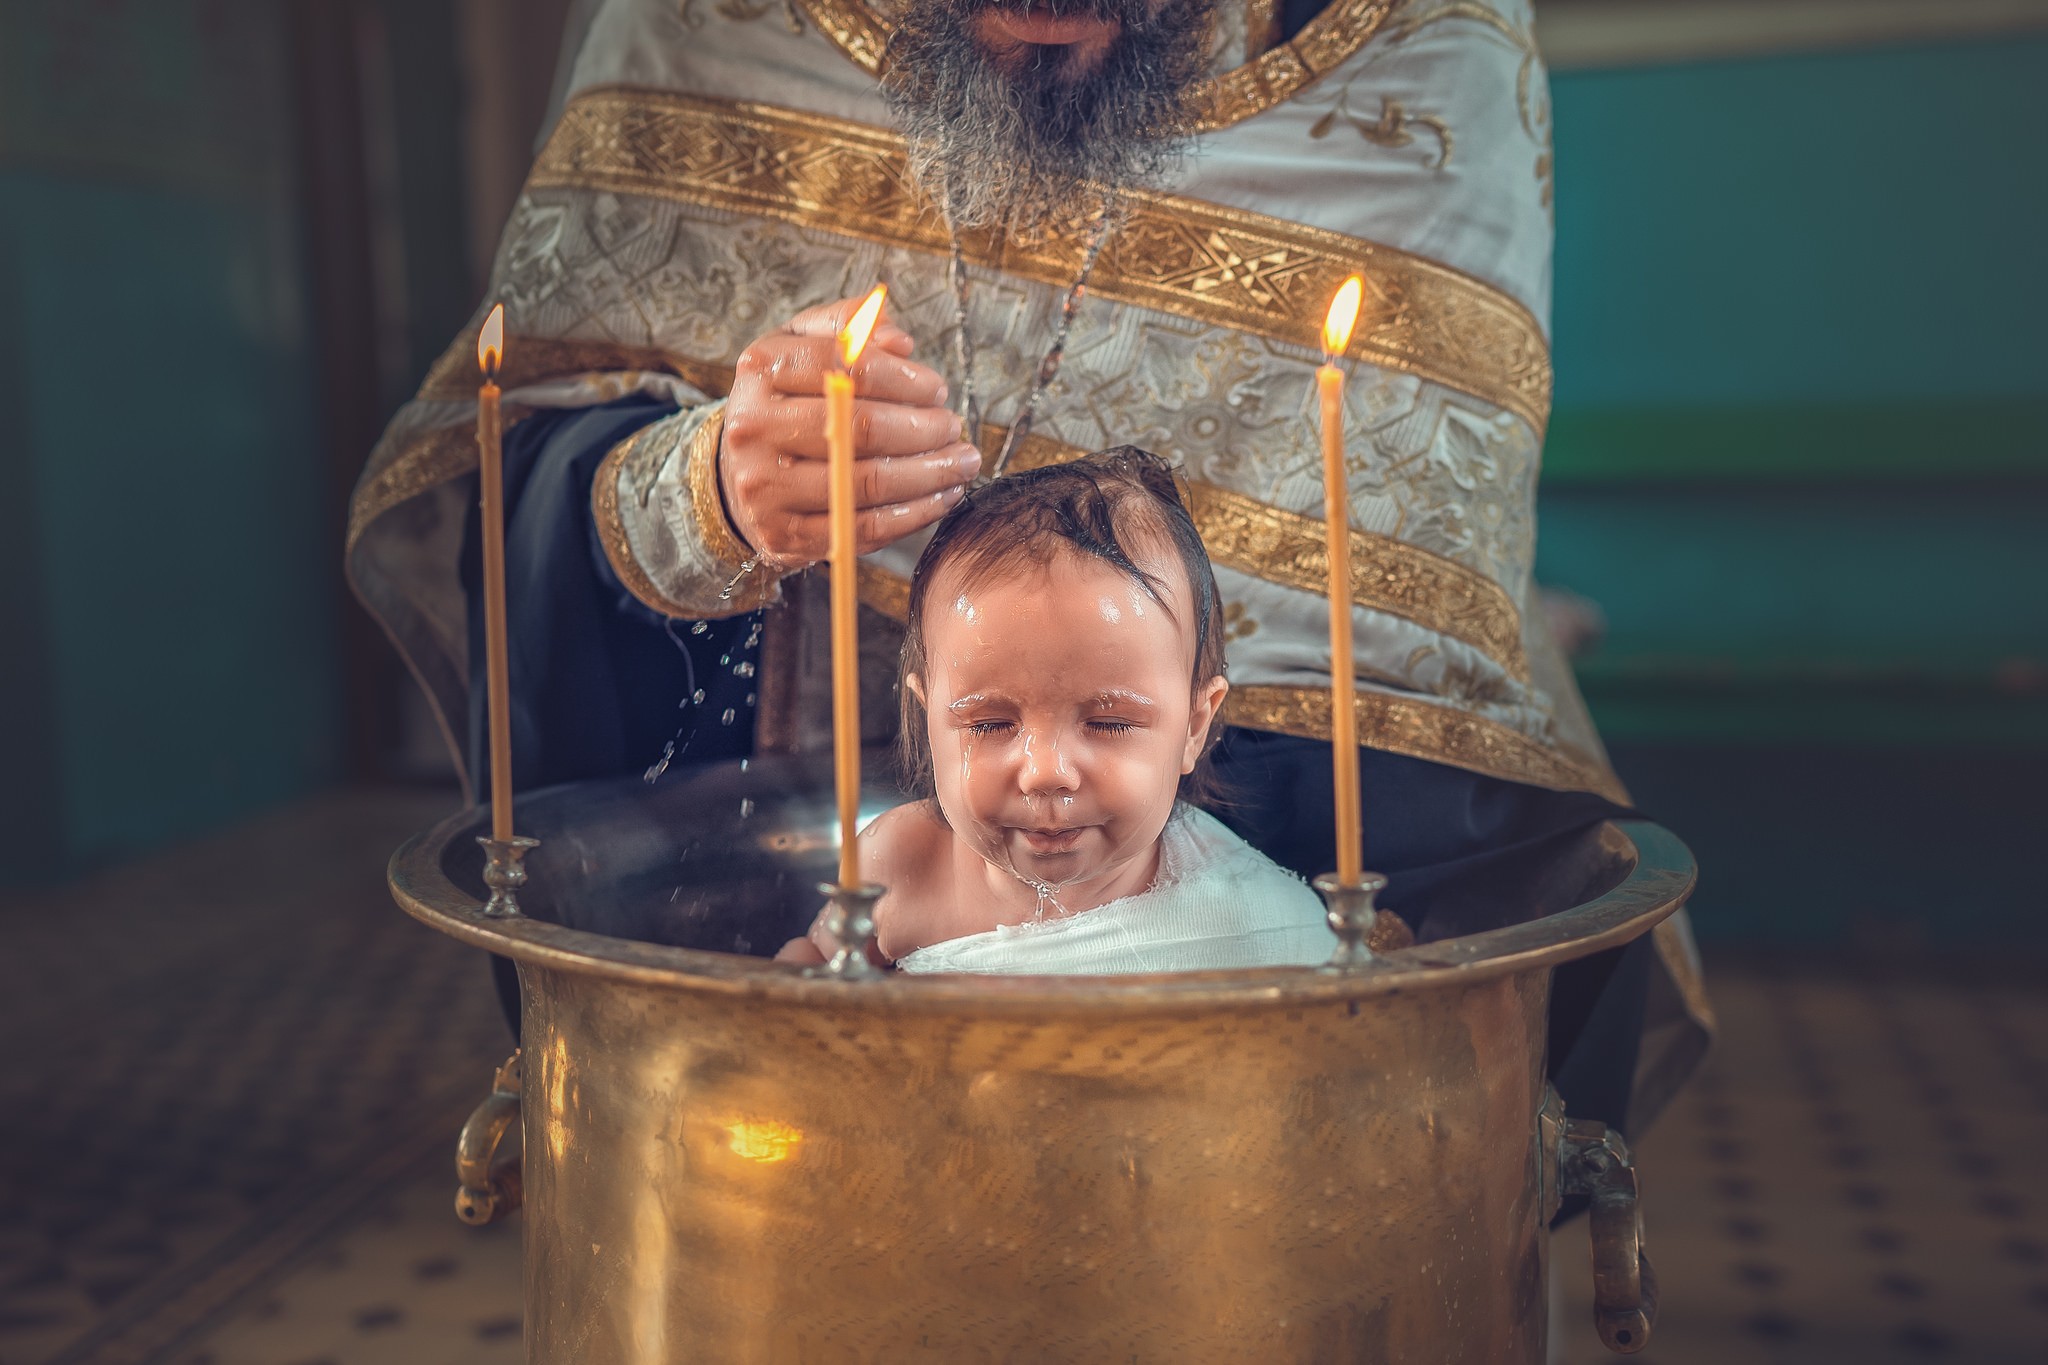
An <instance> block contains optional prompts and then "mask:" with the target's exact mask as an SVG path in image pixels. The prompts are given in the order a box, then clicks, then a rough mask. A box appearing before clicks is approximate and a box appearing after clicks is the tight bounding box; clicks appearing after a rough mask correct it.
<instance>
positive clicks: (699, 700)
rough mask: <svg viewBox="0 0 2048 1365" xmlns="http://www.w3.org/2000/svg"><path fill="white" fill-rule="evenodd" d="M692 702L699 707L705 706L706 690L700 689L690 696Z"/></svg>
mask: <svg viewBox="0 0 2048 1365" xmlns="http://www.w3.org/2000/svg"><path fill="white" fill-rule="evenodd" d="M690 700H691V701H693V702H695V703H696V704H697V705H699V706H702V705H703V704H704V689H703V688H701V687H700V688H698V689H697V690H696V691H695V692H692V693H691V694H690Z"/></svg>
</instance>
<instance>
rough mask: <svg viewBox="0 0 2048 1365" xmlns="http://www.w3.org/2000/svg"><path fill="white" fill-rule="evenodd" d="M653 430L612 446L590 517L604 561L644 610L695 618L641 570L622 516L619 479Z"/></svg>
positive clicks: (594, 493) (592, 496) (596, 482)
mask: <svg viewBox="0 0 2048 1365" xmlns="http://www.w3.org/2000/svg"><path fill="white" fill-rule="evenodd" d="M657 425H658V424H657ZM652 430H653V428H652V427H642V428H641V429H640V430H639V431H636V432H634V433H633V434H632V435H631V436H628V437H627V438H626V439H625V440H623V441H621V442H619V443H618V444H617V445H615V446H613V447H612V448H611V451H610V453H609V454H607V455H606V456H605V457H604V461H603V463H601V464H599V465H598V467H597V478H596V479H595V480H594V481H592V483H591V485H590V515H591V519H592V520H593V521H595V522H596V523H597V539H598V542H599V543H600V544H602V545H603V546H604V557H605V559H606V560H608V561H610V563H611V566H612V572H613V573H615V574H617V575H618V576H619V582H620V583H621V584H622V585H624V587H625V589H626V591H627V592H629V593H632V594H633V596H634V597H635V598H636V599H638V600H639V602H640V604H641V605H642V606H644V607H646V608H647V609H648V610H650V611H657V612H660V613H661V614H662V615H663V616H681V617H687V616H694V615H696V613H695V612H693V611H691V610H690V609H689V608H688V607H685V606H684V605H683V604H682V603H680V602H676V601H673V600H671V599H670V598H669V596H668V594H666V593H664V592H663V591H662V590H661V589H660V587H659V586H657V585H656V584H655V581H654V580H653V579H651V578H649V577H648V576H647V571H646V570H645V569H643V568H641V567H640V560H639V559H638V557H636V556H635V555H634V553H633V542H632V541H630V540H628V539H627V538H626V520H625V518H624V517H622V516H621V515H620V514H619V475H620V474H621V473H622V472H623V471H624V469H625V464H626V461H627V459H629V458H630V457H631V456H632V454H633V451H634V449H635V447H637V446H638V445H639V444H640V442H641V441H642V440H644V439H645V438H646V436H647V434H648V432H650V431H652Z"/></svg>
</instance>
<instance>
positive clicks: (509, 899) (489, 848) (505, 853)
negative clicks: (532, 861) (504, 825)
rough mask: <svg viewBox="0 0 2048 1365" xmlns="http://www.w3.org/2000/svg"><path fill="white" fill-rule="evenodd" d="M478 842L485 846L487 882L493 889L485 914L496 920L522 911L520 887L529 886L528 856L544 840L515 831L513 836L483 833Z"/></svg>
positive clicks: (478, 837) (485, 907)
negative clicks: (527, 883) (496, 836)
mask: <svg viewBox="0 0 2048 1365" xmlns="http://www.w3.org/2000/svg"><path fill="white" fill-rule="evenodd" d="M476 841H477V842H478V843H480V844H482V845H483V846H484V885H485V886H488V887H489V888H491V898H490V899H489V900H487V901H485V902H484V913H485V914H486V915H489V916H490V917H491V918H493V919H504V918H507V917H509V916H512V915H517V914H519V913H521V912H520V909H519V888H520V887H522V886H524V885H526V855H527V854H528V853H529V852H531V851H532V850H534V849H536V848H539V847H540V840H538V839H529V838H527V837H526V836H525V835H523V834H515V835H513V836H512V837H511V838H510V839H493V838H491V837H490V836H489V835H487V834H479V835H478V836H477V839H476Z"/></svg>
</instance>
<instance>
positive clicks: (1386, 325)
mask: <svg viewBox="0 0 2048 1365" xmlns="http://www.w3.org/2000/svg"><path fill="white" fill-rule="evenodd" d="M1296 45H1297V46H1298V45H1299V44H1298V41H1297V44H1296ZM1281 50H1282V51H1285V50H1288V49H1281ZM1268 55H1269V56H1271V55H1273V54H1268ZM1261 60H1262V61H1263V60H1264V59H1263V58H1262V59H1261ZM1243 69H1244V68H1240V70H1243ZM527 183H528V186H529V188H533V189H551V188H581V189H597V190H605V191H610V192H613V193H622V194H640V195H648V196H652V197H655V198H663V199H670V200H675V201H678V202H684V203H693V204H702V205H706V206H709V207H713V208H718V209H724V210H727V211H730V212H734V213H741V214H752V215H758V216H762V217H768V218H775V219H779V220H781V221H783V222H788V223H793V224H796V225H798V226H801V227H806V228H814V229H817V230H821V231H829V232H836V233H841V234H844V235H847V236H851V237H856V238H860V239H862V240H865V241H871V242H878V243H882V244H884V245H888V246H896V247H904V248H909V249H913V250H921V251H928V252H931V253H934V254H937V253H941V252H944V251H945V250H946V249H947V247H946V232H945V225H944V223H943V221H942V220H941V218H940V216H939V214H938V213H937V212H936V211H934V210H933V208H932V206H931V204H930V203H929V201H927V200H925V199H924V198H923V197H922V196H920V195H919V194H918V192H917V190H916V189H915V188H914V187H913V186H912V184H911V182H910V178H909V170H908V167H907V166H906V164H905V162H904V157H903V143H902V139H901V138H899V137H898V136H896V135H895V134H894V133H891V132H888V131H885V130H883V129H879V128H871V127H867V126H865V125H862V124H857V123H851V122H847V121H845V120H842V119H832V118H825V117H822V116H819V115H814V114H803V113H797V112H795V111H793V110H788V109H778V108H774V107H772V106H769V105H761V104H751V103H741V102H736V101H727V100H711V99H703V98H699V97H697V96H691V95H680V94H675V93H671V92H663V91H649V90H638V89H625V88H618V87H613V88H608V89H599V90H592V91H587V92H585V93H584V94H582V95H579V96H578V97H577V98H576V99H575V100H573V101H571V102H570V104H569V107H568V108H567V109H566V110H565V111H564V112H563V115H562V119H561V122H560V123H559V124H558V125H557V126H556V128H555V132H554V134H553V136H551V137H550V138H549V139H548V143H547V146H546V147H544V148H542V150H541V154H540V159H539V161H538V162H536V163H535V165H534V169H533V174H532V175H531V177H530V178H529V179H528V182H527ZM1080 240H1081V238H1080V235H1079V234H1073V233H1053V234H1049V235H1047V236H1046V237H1045V238H1044V239H1042V240H1038V241H1034V242H1028V243H1027V242H1016V241H1012V242H1007V243H1004V242H997V241H994V240H992V239H990V238H987V237H985V236H971V237H970V238H969V240H968V241H967V242H966V243H965V244H964V245H965V247H966V249H967V251H968V253H969V254H970V255H971V256H973V257H974V258H975V259H976V260H979V261H985V262H987V263H989V264H990V265H991V266H992V267H994V268H995V269H998V270H1002V271H1004V272H1007V273H1009V274H1013V275H1017V276H1020V277H1022V278H1025V279H1031V280H1036V281H1039V282H1041V283H1046V284H1054V285H1062V284H1065V283H1066V282H1068V281H1069V280H1071V279H1072V278H1073V275H1074V271H1075V269H1076V266H1077V264H1078V255H1077V253H1078V252H1079V251H1080V250H1081V249H1082V248H1081V245H1080ZM1359 270H1362V271H1363V272H1364V274H1365V278H1366V288H1367V299H1366V306H1365V313H1364V316H1363V318H1362V319H1361V321H1360V323H1359V326H1358V328H1357V330H1356V333H1355V335H1354V337H1353V340H1352V343H1351V350H1350V354H1351V355H1352V356H1355V357H1357V358H1360V359H1363V360H1368V361H1370V362H1372V363H1373V364H1375V365H1379V366H1382V367H1384V368H1387V369H1391V370H1398V371H1401V372H1404V373H1408V374H1414V375H1418V376H1420V377H1422V378H1424V379H1429V380H1434V381H1436V382H1438V383H1441V384H1445V385H1447V386H1449V387H1451V388H1454V389H1457V390H1458V391H1460V392H1462V393H1467V394H1470V395H1472V396H1473V397H1475V398H1479V399H1482V400H1484V401H1486V402H1488V403H1491V404H1493V405H1495V406H1497V407H1501V408H1505V409H1507V410H1508V411H1511V412H1513V413H1515V414H1516V415H1517V416H1519V417H1521V418H1522V419H1523V420H1525V421H1527V422H1528V423H1529V425H1530V427H1531V428H1532V429H1533V430H1535V431H1536V432H1537V433H1538V434H1541V432H1542V430H1543V427H1544V423H1545V421H1546V420H1547V419H1548V417H1549V412H1550V388H1551V372H1550V355H1549V348H1548V346H1547V345H1546V343H1545V342H1544V340H1543V332H1542V329H1541V328H1540V327H1538V326H1537V323H1536V319H1535V318H1534V317H1533V316H1532V315H1531V314H1530V313H1529V311H1528V310H1527V309H1526V308H1524V307H1522V306H1521V304H1519V303H1517V302H1516V301H1515V300H1513V299H1512V298H1510V297H1508V296H1507V295H1506V294H1504V293H1502V292H1501V291H1499V290H1497V289H1495V288H1494V287H1492V286H1491V285H1488V284H1485V283H1483V282H1482V281H1480V280H1477V279H1475V278H1473V277H1472V276H1470V275H1467V274H1464V273H1463V272H1462V271H1458V270H1454V269H1452V268H1450V267H1449V266H1445V265H1442V264H1439V263H1438V262H1435V261H1431V260H1428V259H1427V258H1425V257H1421V256H1416V255H1413V254H1411V253H1408V252H1405V251H1400V250H1398V249H1396V248H1394V247H1390V246H1385V245H1382V244H1380V243H1378V242H1373V241H1368V240H1367V239H1365V238H1362V237H1351V236H1347V235H1345V234H1343V233H1339V232H1330V231H1327V230H1324V229H1321V228H1314V227H1309V226H1307V225H1305V224H1301V223H1291V222H1288V221H1286V220H1285V219H1281V218H1273V217H1269V216H1267V215H1265V214H1258V213H1249V212H1246V211H1244V210H1242V209H1233V208H1226V207H1224V206H1222V205H1218V204H1210V203H1205V202H1203V201H1202V200H1198V199H1189V198H1184V197H1180V196H1176V195H1167V194H1156V193H1154V194H1144V195H1138V196H1134V197H1133V200H1132V204H1131V210H1130V218H1129V220H1128V221H1127V222H1126V223H1125V225H1124V226H1123V227H1122V228H1121V229H1119V230H1118V232H1117V233H1116V234H1115V235H1114V236H1113V237H1112V238H1111V239H1110V242H1109V245H1108V246H1107V247H1105V248H1104V250H1103V254H1102V258H1101V259H1100V260H1099V261H1098V262H1097V264H1096V267H1095V272H1094V274H1093V276H1092V277H1091V279H1090V282H1089V289H1090V291H1091V292H1093V293H1095V294H1099V295H1101V296H1103V297H1104V298H1108V299H1112V300H1115V301H1116V302H1119V303H1125V304H1132V305H1135V306H1138V307H1141V308H1151V309H1156V310H1157V311H1159V312H1163V313H1170V314H1173V315H1174V316H1177V317H1184V318H1188V319H1191V320H1194V321H1197V322H1201V323H1204V324H1207V325H1212V326H1219V327H1229V328H1234V329H1236V330H1238V331H1243V332H1248V333H1251V334H1253V335H1257V336H1261V337H1265V338H1268V339H1270V340H1274V341H1280V342H1286V343H1291V344H1293V345H1296V346H1300V347H1302V348H1304V349H1306V350H1311V351H1313V350H1316V349H1318V348H1319V347H1320V345H1321V329H1322V321H1323V313H1324V311H1325V309H1326V307H1327V305H1328V303H1329V298H1330V293H1331V291H1332V290H1334V289H1335V288H1336V287H1337V285H1338V283H1339V282H1341V281H1342V280H1343V278H1344V277H1345V276H1346V275H1349V274H1351V273H1352V272H1353V271H1359ZM626 349H628V348H621V350H626ZM517 354H518V352H517V351H516V350H514V349H512V348H511V347H509V346H508V348H507V359H508V361H509V360H510V359H511V358H512V357H513V356H516V355H517ZM646 354H647V355H648V356H650V357H651V358H652V361H653V362H659V361H660V359H661V355H660V353H659V352H648V353H646ZM648 367H650V368H652V367H654V365H653V363H650V365H649V366H648ZM662 367H663V368H666V366H662ZM470 385H471V387H472V388H473V387H474V381H473V380H471V381H470Z"/></svg>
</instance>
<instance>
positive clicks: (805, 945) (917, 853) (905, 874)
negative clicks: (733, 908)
mask: <svg viewBox="0 0 2048 1365" xmlns="http://www.w3.org/2000/svg"><path fill="white" fill-rule="evenodd" d="M934 829H937V831H938V832H939V833H940V834H942V835H943V834H944V827H943V826H938V825H936V822H934V821H933V820H932V818H931V816H930V815H929V813H927V812H926V810H925V809H924V805H923V803H922V802H912V803H910V804H908V805H903V806H897V807H896V808H895V809H893V810H889V811H885V812H883V813H882V814H881V815H880V816H879V817H877V818H876V819H875V820H874V821H872V822H871V823H870V824H869V825H868V827H867V828H866V829H864V830H862V831H861V833H860V853H861V866H862V869H863V871H864V872H865V873H866V875H867V876H868V877H870V878H872V879H873V880H875V881H878V882H880V883H881V884H882V885H883V886H885V887H887V888H888V894H887V895H885V896H883V897H882V899H881V902H880V903H879V904H878V905H876V906H875V926H876V931H877V932H876V935H875V942H874V943H873V944H871V945H870V946H869V948H868V958H869V960H870V961H872V962H873V963H874V964H875V965H876V966H877V967H887V966H889V965H890V964H891V961H892V959H891V958H890V957H889V955H888V954H886V953H884V952H883V951H882V948H881V940H882V939H883V938H885V937H886V938H889V939H890V940H891V941H892V942H893V941H895V940H896V939H897V938H899V937H900V935H899V934H896V933H893V932H891V931H892V930H894V929H896V928H898V927H899V926H898V925H897V923H896V922H897V921H898V920H900V919H901V918H902V917H903V914H904V911H905V908H906V907H907V906H910V905H914V904H916V903H917V902H918V901H919V900H920V899H921V898H923V897H924V896H925V895H926V894H927V893H928V888H927V887H926V886H925V885H924V883H925V882H926V881H927V880H929V878H930V875H931V864H932V861H933V849H932V847H931V845H932V844H933V837H932V836H933V831H934ZM838 951H839V943H838V941H837V940H836V939H834V938H833V937H832V935H831V934H830V933H829V932H827V930H826V928H825V912H824V911H823V910H820V911H819V912H818V915H817V918H815V919H813V920H812V921H811V928H810V932H809V933H808V934H806V935H805V936H804V937H803V938H793V939H791V940H790V941H789V942H787V943H785V944H783V945H782V951H780V952H778V953H777V954H775V960H776V961H777V962H794V963H797V964H798V965H800V966H807V967H814V966H816V965H818V964H819V963H821V962H826V961H829V960H830V959H831V957H832V955H833V954H834V953H836V952H838Z"/></svg>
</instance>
